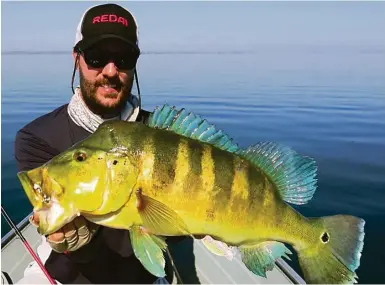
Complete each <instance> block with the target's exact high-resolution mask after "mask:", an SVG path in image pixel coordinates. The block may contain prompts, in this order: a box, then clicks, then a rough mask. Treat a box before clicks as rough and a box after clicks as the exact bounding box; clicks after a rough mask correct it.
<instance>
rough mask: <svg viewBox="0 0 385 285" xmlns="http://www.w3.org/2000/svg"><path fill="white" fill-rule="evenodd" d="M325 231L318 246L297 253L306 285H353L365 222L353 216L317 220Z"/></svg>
mask: <svg viewBox="0 0 385 285" xmlns="http://www.w3.org/2000/svg"><path fill="white" fill-rule="evenodd" d="M320 219H321V220H322V223H323V225H324V229H325V231H324V232H323V233H321V234H320V237H319V243H317V244H315V245H314V246H311V247H308V248H306V249H304V250H300V251H299V252H298V260H299V263H300V266H301V268H302V271H303V273H304V275H305V280H306V282H307V283H311V284H316V283H323V284H340V283H356V282H357V280H356V279H355V278H358V277H357V275H356V273H355V270H356V269H357V268H358V267H359V266H360V258H361V251H362V248H363V245H364V235H365V234H364V225H365V221H364V220H362V219H360V218H356V217H353V216H347V215H337V216H331V217H324V218H320Z"/></svg>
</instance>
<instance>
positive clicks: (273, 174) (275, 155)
mask: <svg viewBox="0 0 385 285" xmlns="http://www.w3.org/2000/svg"><path fill="white" fill-rule="evenodd" d="M237 154H238V155H239V156H241V157H243V158H245V159H247V160H248V161H250V162H251V163H253V164H254V165H256V166H257V167H259V168H260V169H262V170H263V171H264V172H265V173H266V175H268V176H269V178H270V179H271V180H272V181H273V183H274V184H275V185H276V187H277V188H278V192H279V193H280V196H281V198H282V199H283V200H284V201H286V202H288V203H292V204H296V205H302V204H306V203H307V202H308V201H310V200H311V198H312V197H313V195H314V192H315V190H316V188H317V185H316V184H317V179H316V178H315V177H316V174H317V166H316V163H315V161H314V159H312V158H310V157H307V156H303V155H301V154H299V153H297V152H295V151H294V150H292V149H291V148H289V147H287V146H282V145H279V144H277V143H272V142H261V143H258V144H256V145H253V146H250V147H248V148H247V149H246V150H241V151H239V152H238V153H237Z"/></svg>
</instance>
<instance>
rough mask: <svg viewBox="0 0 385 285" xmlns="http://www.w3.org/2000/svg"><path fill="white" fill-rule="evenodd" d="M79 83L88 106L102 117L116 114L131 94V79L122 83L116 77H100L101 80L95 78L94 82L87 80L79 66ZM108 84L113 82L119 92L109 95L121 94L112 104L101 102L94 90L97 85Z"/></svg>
mask: <svg viewBox="0 0 385 285" xmlns="http://www.w3.org/2000/svg"><path fill="white" fill-rule="evenodd" d="M79 83H80V90H81V95H82V98H83V100H84V102H85V103H86V105H87V106H88V108H90V110H91V111H92V112H93V113H95V114H98V115H99V116H102V117H109V116H116V115H117V114H119V113H120V112H121V111H122V110H123V108H124V106H125V105H126V102H127V100H128V99H129V97H130V96H131V89H132V81H131V84H130V83H129V82H127V83H126V84H124V83H123V82H121V81H120V80H119V78H118V77H116V78H113V79H110V80H108V79H106V78H104V79H102V80H96V81H95V82H91V81H89V80H87V79H86V78H85V77H84V75H83V72H82V70H81V68H80V69H79ZM109 84H114V85H116V89H117V90H120V91H119V92H118V93H119V94H113V95H112V94H111V97H116V96H119V95H120V96H121V97H120V98H119V100H117V101H116V102H115V103H114V104H109V105H105V104H103V102H102V101H101V100H100V99H99V98H98V97H97V95H96V91H97V88H98V87H101V86H104V85H109Z"/></svg>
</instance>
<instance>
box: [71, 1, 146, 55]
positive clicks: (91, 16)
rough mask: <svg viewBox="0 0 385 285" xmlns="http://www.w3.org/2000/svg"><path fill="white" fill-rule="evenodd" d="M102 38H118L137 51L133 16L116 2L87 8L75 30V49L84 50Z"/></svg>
mask: <svg viewBox="0 0 385 285" xmlns="http://www.w3.org/2000/svg"><path fill="white" fill-rule="evenodd" d="M104 39H119V40H122V41H124V42H126V43H127V44H130V45H131V46H133V47H134V48H135V49H136V50H137V51H138V52H139V47H138V26H137V24H136V21H135V18H134V16H133V15H132V14H131V13H130V12H129V11H128V10H126V9H125V8H123V7H122V6H119V5H117V4H112V3H108V4H102V5H97V6H93V7H91V8H89V9H88V10H87V11H86V12H85V13H84V14H83V16H82V18H81V19H80V23H79V25H78V27H77V30H76V37H75V46H74V49H75V50H83V51H84V50H86V49H87V48H89V47H91V46H93V45H94V44H96V43H97V42H99V41H101V40H104Z"/></svg>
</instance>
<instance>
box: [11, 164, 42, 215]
mask: <svg viewBox="0 0 385 285" xmlns="http://www.w3.org/2000/svg"><path fill="white" fill-rule="evenodd" d="M17 177H18V178H19V180H20V182H21V185H22V186H23V189H24V192H25V194H26V195H27V197H28V200H29V202H30V203H31V204H32V206H33V207H34V208H35V207H36V206H37V205H38V204H39V203H40V201H42V196H41V195H40V193H39V192H41V193H42V189H41V187H40V188H38V187H36V186H37V185H39V184H37V183H36V184H35V183H34V182H33V181H32V180H31V179H30V178H29V176H28V172H27V171H21V172H18V173H17Z"/></svg>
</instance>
